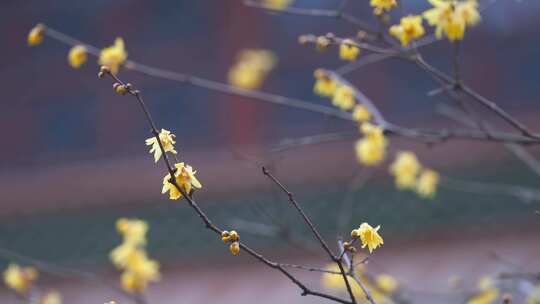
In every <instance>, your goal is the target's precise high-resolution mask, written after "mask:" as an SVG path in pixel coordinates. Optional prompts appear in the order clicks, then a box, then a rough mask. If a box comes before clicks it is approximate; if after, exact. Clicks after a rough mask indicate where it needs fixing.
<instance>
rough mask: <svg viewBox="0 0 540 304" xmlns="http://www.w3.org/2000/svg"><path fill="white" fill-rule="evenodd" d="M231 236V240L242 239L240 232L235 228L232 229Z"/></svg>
mask: <svg viewBox="0 0 540 304" xmlns="http://www.w3.org/2000/svg"><path fill="white" fill-rule="evenodd" d="M230 237H231V241H233V242H236V241H238V240H239V239H240V236H239V235H238V232H236V231H235V230H232V231H231V234H230Z"/></svg>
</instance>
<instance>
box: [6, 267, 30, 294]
mask: <svg viewBox="0 0 540 304" xmlns="http://www.w3.org/2000/svg"><path fill="white" fill-rule="evenodd" d="M37 277H38V272H37V270H36V269H35V268H34V267H20V266H19V265H17V264H9V266H8V268H7V269H6V270H5V271H4V283H6V286H7V287H9V288H11V289H13V290H15V291H16V292H17V293H19V294H25V293H27V292H28V291H29V289H30V286H31V285H32V283H33V282H34V281H35V280H36V279H37Z"/></svg>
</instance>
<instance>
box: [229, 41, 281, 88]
mask: <svg viewBox="0 0 540 304" xmlns="http://www.w3.org/2000/svg"><path fill="white" fill-rule="evenodd" d="M276 61H277V60H276V56H275V55H274V54H273V53H272V52H270V51H268V50H257V49H248V50H243V51H242V52H240V54H239V56H238V60H237V62H236V63H235V64H234V65H233V67H232V68H231V69H230V70H229V75H228V78H229V83H230V84H232V85H233V86H235V87H238V88H241V89H245V90H254V89H257V88H259V87H260V86H261V85H262V83H263V81H264V79H265V78H266V75H267V74H268V73H269V72H270V70H272V68H273V67H274V66H275V64H276Z"/></svg>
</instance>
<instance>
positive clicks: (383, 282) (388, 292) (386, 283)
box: [321, 263, 399, 303]
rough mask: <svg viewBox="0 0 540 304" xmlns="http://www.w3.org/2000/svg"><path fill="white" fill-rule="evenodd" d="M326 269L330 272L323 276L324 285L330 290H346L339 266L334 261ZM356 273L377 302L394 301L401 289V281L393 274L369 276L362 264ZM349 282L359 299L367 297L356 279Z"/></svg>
mask: <svg viewBox="0 0 540 304" xmlns="http://www.w3.org/2000/svg"><path fill="white" fill-rule="evenodd" d="M325 270H327V271H328V272H326V273H324V274H323V275H322V277H321V284H322V286H323V287H325V288H327V289H330V290H337V291H342V292H345V291H346V286H345V282H344V280H343V276H342V275H341V274H340V273H339V272H340V269H339V267H338V266H337V265H336V264H335V263H332V264H329V265H327V266H326V267H325ZM355 273H356V275H357V277H358V278H359V279H360V281H361V283H362V284H363V285H364V286H365V287H366V288H367V289H368V290H369V291H370V292H371V296H372V297H373V300H374V301H375V302H376V303H393V302H392V300H391V296H392V295H393V294H394V293H396V292H397V291H398V290H399V282H398V281H397V280H396V279H395V278H394V277H393V276H391V275H388V274H379V275H376V276H374V277H372V276H368V275H367V274H366V268H365V266H364V265H362V264H360V265H357V266H356V267H355ZM349 284H350V286H351V289H352V291H353V294H354V296H355V297H356V298H357V299H365V294H364V292H363V291H362V288H361V287H360V285H359V284H358V283H357V282H356V280H352V279H349ZM361 303H367V302H361Z"/></svg>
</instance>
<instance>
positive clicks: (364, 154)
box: [355, 122, 387, 166]
mask: <svg viewBox="0 0 540 304" xmlns="http://www.w3.org/2000/svg"><path fill="white" fill-rule="evenodd" d="M360 130H361V132H362V133H363V134H364V137H363V138H361V139H359V140H358V141H357V142H356V144H355V150H356V157H357V159H358V161H359V162H360V163H362V164H364V165H366V166H374V165H377V164H379V163H380V162H381V161H383V160H384V158H385V156H386V147H387V140H386V137H385V136H384V132H383V130H382V129H381V128H380V127H378V126H375V125H372V124H370V123H368V122H365V123H362V125H361V126H360Z"/></svg>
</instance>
